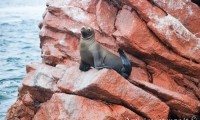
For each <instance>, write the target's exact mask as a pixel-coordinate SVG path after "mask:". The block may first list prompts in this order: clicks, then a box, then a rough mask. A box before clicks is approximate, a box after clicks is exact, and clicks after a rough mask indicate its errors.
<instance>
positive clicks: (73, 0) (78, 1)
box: [47, 0, 97, 13]
mask: <svg viewBox="0 0 200 120" xmlns="http://www.w3.org/2000/svg"><path fill="white" fill-rule="evenodd" d="M96 4H97V0H67V1H66V0H59V1H57V0H48V2H47V5H48V6H56V7H60V6H75V7H79V8H82V9H83V10H85V11H88V12H91V13H95V12H96V7H95V6H96Z"/></svg>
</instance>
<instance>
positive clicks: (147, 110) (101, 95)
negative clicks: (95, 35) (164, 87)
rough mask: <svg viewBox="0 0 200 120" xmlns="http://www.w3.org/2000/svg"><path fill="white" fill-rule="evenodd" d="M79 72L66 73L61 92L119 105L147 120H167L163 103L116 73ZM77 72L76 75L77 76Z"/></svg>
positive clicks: (69, 71) (70, 69)
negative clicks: (160, 119)
mask: <svg viewBox="0 0 200 120" xmlns="http://www.w3.org/2000/svg"><path fill="white" fill-rule="evenodd" d="M78 71H79V70H78V67H71V68H69V69H67V70H66V72H65V74H64V76H63V78H62V79H60V80H59V81H58V83H57V86H58V88H59V89H61V91H62V92H66V93H68V94H76V95H81V96H85V97H88V98H91V99H99V100H104V101H108V102H111V103H116V104H125V105H126V106H128V107H129V108H130V109H132V110H134V111H137V112H138V113H139V114H141V115H143V116H145V117H146V118H151V119H155V118H167V117H168V113H169V107H168V106H167V105H166V104H165V103H164V102H162V101H161V100H160V99H158V98H156V97H155V96H154V95H152V94H149V93H148V92H146V91H144V90H142V89H140V88H138V87H136V86H135V85H132V84H131V83H129V82H128V81H127V80H126V79H124V78H123V77H122V76H120V75H119V74H118V73H116V72H115V71H114V70H107V69H102V70H100V71H97V70H95V69H92V70H89V71H88V72H81V71H79V72H78ZM75 72H76V74H74V73H75ZM85 73H87V74H85Z"/></svg>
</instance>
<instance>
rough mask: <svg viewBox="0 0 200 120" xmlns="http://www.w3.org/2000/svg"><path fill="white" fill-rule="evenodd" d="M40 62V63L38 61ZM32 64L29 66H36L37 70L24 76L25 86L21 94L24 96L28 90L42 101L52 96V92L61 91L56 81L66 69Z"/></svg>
mask: <svg viewBox="0 0 200 120" xmlns="http://www.w3.org/2000/svg"><path fill="white" fill-rule="evenodd" d="M38 64H39V63H38ZM38 64H36V63H34V64H31V65H28V66H29V67H32V68H35V67H36V66H39V65H40V67H39V68H37V69H36V70H35V71H31V72H29V73H28V74H27V75H26V77H25V78H24V80H23V82H22V84H23V87H22V89H21V91H20V95H19V96H24V94H26V93H27V91H28V92H29V93H30V94H31V95H32V96H33V98H35V99H37V100H38V101H40V102H44V101H46V100H48V99H50V98H51V96H52V94H53V93H55V92H59V91H60V90H59V89H58V88H57V86H56V83H57V81H58V80H59V79H61V78H62V76H63V74H64V70H62V69H60V68H56V67H52V66H48V65H45V64H39V65H38Z"/></svg>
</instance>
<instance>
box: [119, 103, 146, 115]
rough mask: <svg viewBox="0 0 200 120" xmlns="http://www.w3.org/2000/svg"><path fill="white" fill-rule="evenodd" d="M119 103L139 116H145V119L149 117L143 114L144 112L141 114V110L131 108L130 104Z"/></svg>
mask: <svg viewBox="0 0 200 120" xmlns="http://www.w3.org/2000/svg"><path fill="white" fill-rule="evenodd" d="M121 105H122V106H124V107H125V108H127V109H129V110H131V111H133V112H135V113H136V114H138V115H139V116H142V117H143V118H145V119H150V118H148V117H147V116H145V115H144V114H142V113H141V112H139V111H137V110H135V109H132V108H131V107H130V106H128V105H127V104H126V103H122V104H121Z"/></svg>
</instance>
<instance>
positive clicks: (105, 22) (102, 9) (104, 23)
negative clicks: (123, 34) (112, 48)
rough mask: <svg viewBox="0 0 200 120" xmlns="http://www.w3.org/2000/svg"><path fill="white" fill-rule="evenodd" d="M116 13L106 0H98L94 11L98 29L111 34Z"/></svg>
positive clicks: (113, 29)
mask: <svg viewBox="0 0 200 120" xmlns="http://www.w3.org/2000/svg"><path fill="white" fill-rule="evenodd" d="M116 14H117V9H116V8H115V7H114V6H113V5H109V4H108V3H107V1H104V0H99V2H98V4H97V11H96V16H97V21H98V24H99V27H100V29H101V30H102V31H103V32H105V33H106V34H108V35H112V33H113V32H114V31H115V27H114V23H115V19H116Z"/></svg>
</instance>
